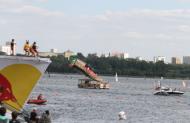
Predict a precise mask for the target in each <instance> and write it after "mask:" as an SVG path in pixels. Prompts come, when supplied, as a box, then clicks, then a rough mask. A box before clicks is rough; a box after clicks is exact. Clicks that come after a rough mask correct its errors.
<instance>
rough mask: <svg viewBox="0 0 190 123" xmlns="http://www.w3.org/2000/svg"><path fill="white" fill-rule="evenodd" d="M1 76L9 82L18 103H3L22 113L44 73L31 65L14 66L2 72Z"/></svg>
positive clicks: (7, 67)
mask: <svg viewBox="0 0 190 123" xmlns="http://www.w3.org/2000/svg"><path fill="white" fill-rule="evenodd" d="M0 74H2V75H3V76H4V77H6V79H7V80H8V81H9V83H10V85H11V89H12V94H13V95H14V97H15V98H16V101H13V100H9V101H3V103H5V104H7V105H8V106H11V107H12V108H13V109H14V110H16V111H20V110H21V109H22V108H23V106H24V104H25V102H26V100H27V99H28V97H29V95H30V93H31V91H32V89H33V87H34V86H35V84H36V83H37V81H38V80H39V78H40V76H41V75H42V73H41V72H40V71H39V70H38V69H37V68H35V67H34V66H32V65H30V64H12V65H9V66H6V67H5V68H3V69H2V70H0Z"/></svg>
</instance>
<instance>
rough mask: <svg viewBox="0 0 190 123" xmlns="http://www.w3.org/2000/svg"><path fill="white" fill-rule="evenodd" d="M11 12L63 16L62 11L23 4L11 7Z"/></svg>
mask: <svg viewBox="0 0 190 123" xmlns="http://www.w3.org/2000/svg"><path fill="white" fill-rule="evenodd" d="M13 12H15V13H18V14H36V15H44V16H63V13H62V12H55V11H53V12H52V11H49V10H47V9H43V8H40V7H35V6H31V5H24V6H22V7H20V8H15V9H13Z"/></svg>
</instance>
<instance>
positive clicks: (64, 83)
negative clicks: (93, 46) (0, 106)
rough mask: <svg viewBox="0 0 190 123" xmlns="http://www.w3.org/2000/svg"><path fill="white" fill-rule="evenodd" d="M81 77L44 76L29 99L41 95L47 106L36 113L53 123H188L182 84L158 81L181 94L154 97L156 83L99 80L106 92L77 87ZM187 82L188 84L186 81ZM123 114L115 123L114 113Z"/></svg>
mask: <svg viewBox="0 0 190 123" xmlns="http://www.w3.org/2000/svg"><path fill="white" fill-rule="evenodd" d="M81 78H85V77H84V76H82V75H64V74H51V76H50V77H48V75H44V76H43V78H42V79H41V80H40V82H39V83H38V84H37V86H36V87H35V89H34V90H33V92H32V95H31V97H36V96H37V95H38V94H39V93H42V94H43V95H44V97H45V98H46V99H47V100H48V102H47V105H42V106H36V105H26V106H25V109H27V110H29V111H30V110H31V109H32V108H34V107H36V108H37V110H38V111H39V112H42V111H44V110H47V109H48V110H50V112H51V115H52V121H53V123H189V122H190V92H189V90H190V89H189V88H186V89H184V88H182V83H181V82H182V80H171V79H170V80H169V79H168V80H166V79H164V80H163V81H162V85H165V86H166V85H168V86H170V87H173V88H181V89H183V90H185V94H184V95H182V96H155V95H153V92H154V90H153V87H154V83H155V81H157V80H158V79H150V78H129V77H119V82H115V78H114V77H103V79H104V80H106V81H109V83H110V85H111V88H110V89H109V90H99V89H97V90H96V89H81V88H78V87H77V84H78V79H81ZM186 81H187V82H188V80H186ZM120 111H125V112H126V114H127V120H123V121H119V120H118V113H119V112H120Z"/></svg>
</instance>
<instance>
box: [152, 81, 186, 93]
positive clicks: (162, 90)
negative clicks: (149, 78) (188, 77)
mask: <svg viewBox="0 0 190 123" xmlns="http://www.w3.org/2000/svg"><path fill="white" fill-rule="evenodd" d="M155 90H156V91H155V92H154V95H164V96H168V95H182V94H184V92H183V91H179V90H176V89H172V88H169V87H164V86H162V85H161V81H158V84H157V85H156V87H155Z"/></svg>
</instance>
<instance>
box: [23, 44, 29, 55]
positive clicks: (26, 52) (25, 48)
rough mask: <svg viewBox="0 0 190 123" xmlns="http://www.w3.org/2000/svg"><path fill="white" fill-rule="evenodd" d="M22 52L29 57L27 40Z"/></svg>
mask: <svg viewBox="0 0 190 123" xmlns="http://www.w3.org/2000/svg"><path fill="white" fill-rule="evenodd" d="M24 51H25V55H27V56H29V55H30V45H29V40H26V43H25V45H24Z"/></svg>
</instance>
